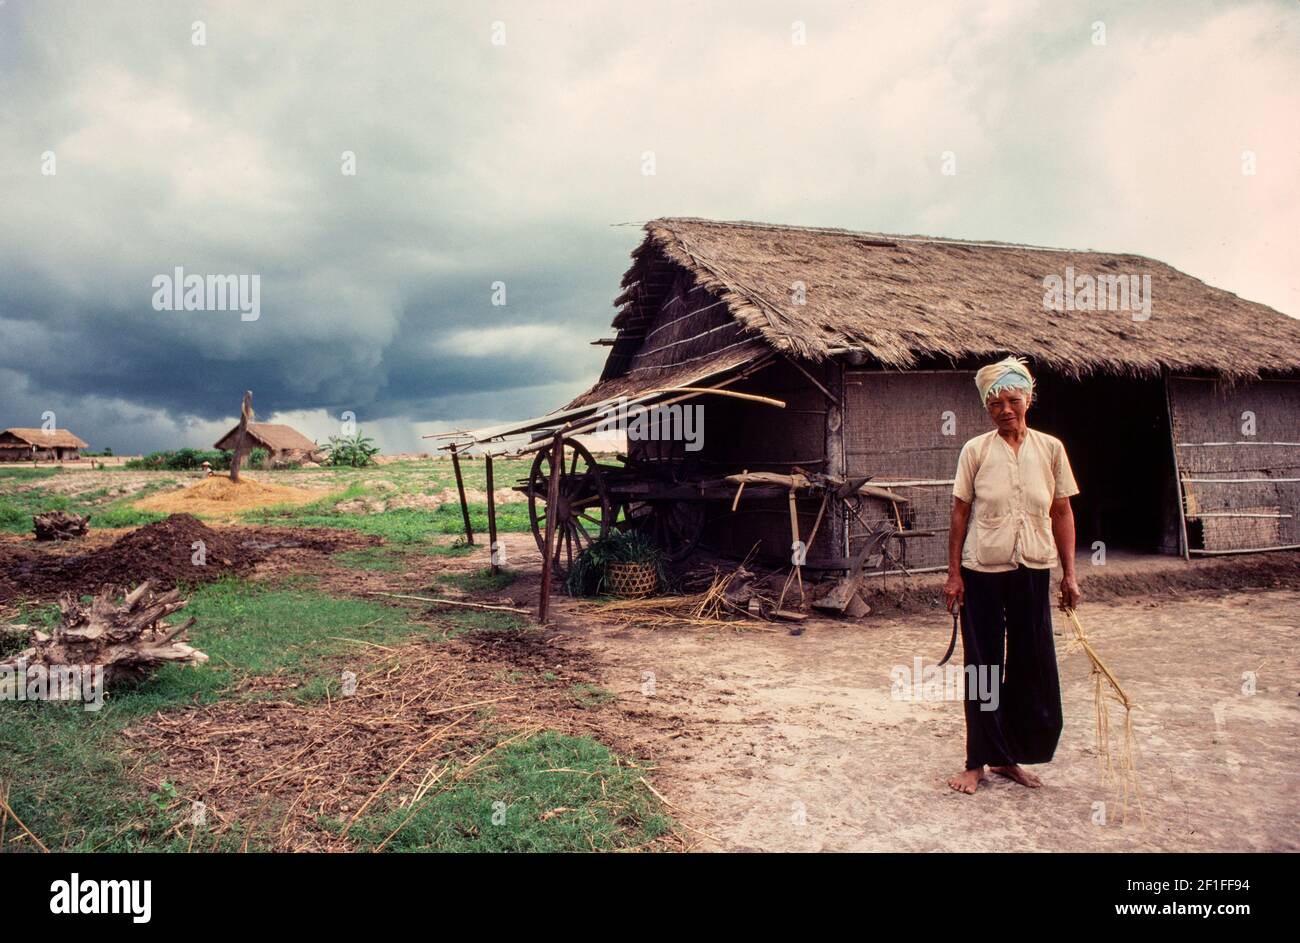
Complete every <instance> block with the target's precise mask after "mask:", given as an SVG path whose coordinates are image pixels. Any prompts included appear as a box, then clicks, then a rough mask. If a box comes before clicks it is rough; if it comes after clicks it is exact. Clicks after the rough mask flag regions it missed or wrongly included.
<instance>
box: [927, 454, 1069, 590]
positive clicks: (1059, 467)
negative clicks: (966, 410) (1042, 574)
mask: <svg viewBox="0 0 1300 943" xmlns="http://www.w3.org/2000/svg"><path fill="white" fill-rule="evenodd" d="M952 493H953V496H954V497H957V498H961V499H962V500H963V501H966V502H968V503H969V504H970V505H971V516H970V524H969V525H968V526H967V528H966V541H965V543H963V544H962V551H961V565H962V566H964V567H966V568H967V569H970V570H977V571H980V572H983V573H1001V572H1004V571H1007V570H1014V569H1016V567H1017V566H1019V565H1020V564H1022V563H1023V564H1024V565H1025V566H1027V567H1032V568H1033V569H1037V570H1050V569H1051V568H1052V567H1054V566H1056V564H1057V563H1058V562H1059V561H1058V556H1057V552H1056V540H1055V539H1054V538H1053V537H1052V519H1051V516H1050V511H1051V508H1052V501H1053V500H1054V499H1056V498H1066V497H1070V496H1071V495H1076V494H1078V493H1079V486H1078V484H1076V483H1075V480H1074V472H1073V471H1071V469H1070V460H1069V458H1068V457H1067V456H1066V454H1065V445H1064V444H1063V443H1062V442H1061V440H1060V439H1058V438H1056V437H1055V436H1050V435H1048V434H1047V433H1045V432H1039V431H1038V430H1037V429H1027V430H1026V432H1025V438H1024V439H1023V440H1022V441H1021V443H1020V454H1019V455H1017V454H1016V452H1015V451H1014V450H1013V449H1012V448H1011V446H1010V445H1009V444H1008V443H1007V440H1006V439H1004V438H1002V436H1000V435H998V431H997V430H996V429H993V430H991V431H989V432H986V433H984V434H983V435H977V436H976V437H975V438H973V439H971V440H970V441H968V442H967V443H966V444H965V445H964V446H962V450H961V455H960V456H959V457H958V458H957V477H956V480H955V482H954V484H953V487H952Z"/></svg>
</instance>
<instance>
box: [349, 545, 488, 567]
mask: <svg viewBox="0 0 1300 943" xmlns="http://www.w3.org/2000/svg"><path fill="white" fill-rule="evenodd" d="M473 552H474V548H473V547H471V546H469V545H468V544H465V543H436V544H420V545H412V544H385V545H383V546H380V547H363V548H361V549H360V550H342V551H339V552H338V553H335V554H332V555H331V556H330V559H331V560H333V561H334V562H335V563H337V564H338V565H339V566H343V567H347V568H348V569H352V570H376V571H380V572H385V573H394V572H399V571H401V570H405V569H407V566H408V558H409V557H411V556H433V557H463V556H467V555H468V554H471V553H473Z"/></svg>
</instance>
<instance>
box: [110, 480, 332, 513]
mask: <svg viewBox="0 0 1300 943" xmlns="http://www.w3.org/2000/svg"><path fill="white" fill-rule="evenodd" d="M329 493H330V492H328V491H321V490H317V489H309V488H291V487H289V486H288V485H273V484H268V483H266V482H262V481H254V480H253V479H251V478H243V479H241V480H240V481H239V482H237V483H236V482H233V481H231V480H230V479H229V478H226V477H225V476H223V475H214V476H213V477H211V478H204V479H202V480H200V481H199V482H197V483H196V484H193V485H191V486H189V487H188V488H183V489H181V490H179V491H168V492H165V493H163V494H155V495H151V496H149V497H147V498H143V499H141V500H140V501H137V502H136V503H135V506H136V507H137V508H139V509H140V510H142V511H162V512H164V513H167V514H177V513H188V514H199V515H203V516H204V517H217V518H220V517H229V516H233V515H236V514H238V513H240V512H241V511H252V510H256V509H258V508H265V507H271V506H273V505H277V504H290V505H302V504H310V503H312V502H313V501H319V500H320V499H321V498H324V497H326V496H327V495H328V494H329Z"/></svg>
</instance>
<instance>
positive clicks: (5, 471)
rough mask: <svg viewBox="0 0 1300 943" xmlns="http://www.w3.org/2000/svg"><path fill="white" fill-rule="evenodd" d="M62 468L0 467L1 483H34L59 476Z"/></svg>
mask: <svg viewBox="0 0 1300 943" xmlns="http://www.w3.org/2000/svg"><path fill="white" fill-rule="evenodd" d="M61 471H63V469H61V468H21V467H19V468H13V467H9V466H6V465H0V481H32V480H34V479H37V478H49V477H50V476H52V475H57V474H59V473H60V472H61Z"/></svg>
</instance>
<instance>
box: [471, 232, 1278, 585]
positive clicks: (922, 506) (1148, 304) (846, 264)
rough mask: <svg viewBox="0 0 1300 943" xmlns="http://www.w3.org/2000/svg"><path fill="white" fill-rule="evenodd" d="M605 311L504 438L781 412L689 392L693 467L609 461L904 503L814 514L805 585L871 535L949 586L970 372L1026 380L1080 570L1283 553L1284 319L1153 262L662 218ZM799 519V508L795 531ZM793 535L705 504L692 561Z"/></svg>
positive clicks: (674, 453) (648, 446) (671, 456)
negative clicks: (686, 417) (576, 368)
mask: <svg viewBox="0 0 1300 943" xmlns="http://www.w3.org/2000/svg"><path fill="white" fill-rule="evenodd" d="M615 303H616V305H617V306H618V307H619V311H618V314H617V316H616V317H615V318H614V322H613V326H614V328H615V329H616V331H617V334H616V336H615V337H613V338H611V339H609V340H605V341H601V342H600V343H604V344H607V345H608V346H609V347H610V353H609V356H608V359H607V361H606V363H605V368H604V371H603V372H602V374H601V376H600V380H599V382H597V383H596V384H595V385H594V386H593V387H592V388H591V389H589V390H588V391H587V392H585V393H583V394H582V395H581V396H579V397H578V398H577V399H575V400H574V401H573V402H571V403H570V404H569V405H568V406H567V407H565V408H564V409H563V410H560V411H557V412H556V413H553V414H552V415H551V416H550V417H544V418H543V419H542V420H532V421H530V422H529V423H526V424H517V426H516V428H517V429H521V430H532V431H533V435H534V438H536V437H538V436H540V435H542V434H543V433H542V432H540V431H537V430H546V429H554V428H557V427H564V428H566V429H571V430H574V431H579V428H580V419H581V417H582V416H584V415H586V414H592V415H595V414H598V413H600V412H601V411H603V410H606V409H608V408H609V404H611V403H615V402H619V401H620V399H625V400H626V401H628V402H632V403H638V402H639V403H646V404H649V403H654V402H656V401H657V400H662V399H663V398H664V397H665V396H669V395H671V396H674V397H675V398H676V399H678V400H680V399H681V392H680V391H681V390H682V389H683V388H691V389H695V388H700V387H710V388H717V389H721V388H725V389H726V390H729V391H733V392H739V393H751V394H760V395H763V396H767V397H772V398H776V399H779V400H781V401H782V402H784V404H785V408H782V409H775V408H772V407H771V406H769V405H764V404H763V403H760V402H755V401H750V400H745V399H740V398H735V397H727V398H724V397H722V396H718V395H707V394H705V395H701V396H700V397H699V398H698V400H696V402H699V403H700V404H702V406H703V411H704V412H703V419H704V424H703V428H702V436H701V438H700V442H699V443H697V444H698V445H699V446H700V447H699V448H697V449H695V450H693V451H691V450H686V449H684V447H683V443H681V442H664V441H636V440H634V441H630V442H629V443H628V450H629V457H631V458H632V459H634V460H637V461H647V460H669V461H673V462H675V463H677V464H678V466H679V467H680V469H681V472H680V474H681V475H682V477H685V478H690V477H691V476H692V475H698V476H702V477H710V476H713V477H716V476H718V475H727V474H734V473H737V472H741V471H744V470H747V471H749V472H759V471H767V472H777V473H782V474H789V473H791V472H794V471H796V470H799V469H802V470H806V471H810V472H819V473H825V474H832V475H837V476H840V477H843V478H852V477H854V476H864V475H870V476H872V478H871V484H872V485H875V486H879V487H882V488H885V489H887V490H888V491H890V492H892V493H893V494H894V495H897V496H901V497H903V498H906V503H905V504H899V503H896V502H891V501H885V500H881V501H879V502H878V504H879V507H878V509H877V510H875V511H872V512H871V514H868V515H866V516H863V515H860V514H858V515H856V516H853V517H850V515H849V514H847V513H841V514H835V515H832V519H831V520H828V521H827V522H825V523H824V524H823V525H822V527H821V529H820V530H819V531H818V532H817V533H818V536H817V539H816V541H815V542H814V543H813V544H812V545H811V546H809V547H808V551H807V553H808V558H807V563H808V565H809V566H822V567H824V568H826V569H835V568H839V567H843V566H844V564H845V563H846V562H847V561H848V560H849V559H850V558H851V557H852V555H853V553H854V549H855V544H858V542H860V541H862V540H863V539H865V537H864V535H865V534H867V533H868V532H869V531H870V529H871V528H872V527H873V526H874V525H875V523H878V521H879V520H880V519H881V518H888V519H894V518H897V524H898V526H899V529H900V530H904V531H909V532H913V533H916V532H930V533H931V534H932V535H931V536H920V537H912V538H911V539H908V540H899V541H897V544H898V546H897V547H895V548H893V551H892V555H893V557H894V558H895V559H896V560H898V561H900V562H901V563H902V564H903V565H905V566H906V567H907V568H909V569H911V570H926V569H940V568H943V567H944V566H946V561H947V544H948V519H949V513H950V509H951V505H952V484H953V475H954V472H955V469H956V465H957V456H958V453H959V452H960V450H961V447H962V445H963V444H964V443H965V442H966V441H967V440H968V439H970V438H971V437H972V436H975V435H977V434H979V433H982V432H985V431H987V430H989V429H990V428H992V423H991V420H990V419H989V418H988V414H987V412H986V410H985V409H984V407H983V406H982V405H981V404H980V402H979V399H978V394H977V393H976V390H975V384H974V374H975V371H976V369H978V367H980V366H982V365H983V364H986V363H989V362H991V361H993V360H997V359H1001V358H1003V357H1005V356H1007V355H1008V354H1014V355H1017V356H1023V357H1025V358H1027V360H1028V362H1029V364H1030V367H1031V369H1032V370H1033V372H1034V374H1035V376H1036V378H1037V380H1038V388H1037V395H1036V396H1035V399H1034V404H1033V406H1032V408H1031V410H1030V413H1029V418H1028V421H1029V424H1030V426H1031V427H1034V428H1037V429H1040V430H1042V431H1044V432H1048V433H1050V434H1052V435H1055V436H1057V437H1059V438H1060V439H1061V440H1063V441H1064V443H1065V445H1066V448H1067V450H1068V453H1069V455H1070V459H1071V462H1072V464H1073V467H1074V472H1075V476H1076V478H1077V479H1078V481H1079V485H1080V488H1081V489H1082V493H1081V494H1079V495H1078V496H1077V497H1076V498H1074V500H1073V505H1074V509H1075V516H1076V522H1077V529H1078V546H1079V548H1080V550H1087V549H1089V548H1090V547H1093V546H1095V542H1098V541H1100V542H1102V543H1104V544H1105V546H1106V547H1107V548H1108V549H1112V550H1113V549H1122V550H1130V551H1135V552H1144V553H1171V554H1177V553H1181V554H1183V555H1191V554H1213V553H1236V552H1243V551H1248V550H1266V549H1277V548H1296V547H1300V320H1296V319H1293V318H1291V317H1288V316H1286V315H1284V314H1282V313H1280V312H1278V311H1276V310H1273V309H1271V308H1268V307H1266V306H1265V305H1262V304H1257V303H1254V302H1250V301H1246V300H1243V299H1241V298H1238V297H1237V296H1236V295H1234V294H1232V293H1230V292H1227V291H1223V290H1221V289H1218V288H1213V287H1211V286H1209V285H1207V284H1205V283H1204V282H1202V281H1200V280H1198V279H1196V278H1193V277H1192V276H1190V275H1186V274H1184V273H1182V272H1180V271H1178V270H1176V269H1174V268H1172V267H1171V266H1169V265H1166V264H1164V263H1162V262H1157V261H1155V260H1153V259H1148V258H1144V257H1142V256H1138V255H1131V254H1120V253H1108V252H1094V251H1076V250H1062V249H1048V248H1039V247H1034V246H1022V245H1010V244H1004V243H990V242H970V241H962V240H954V239H942V238H933V237H927V236H891V235H882V234H878V233H860V232H849V231H844V230H835V229H812V228H804V227H794V226H776V225H767V224H761V223H748V222H714V221H709V220H702V219H658V220H653V221H651V222H650V223H648V224H646V226H645V237H644V239H643V241H642V242H641V244H640V246H639V247H638V248H637V249H636V250H635V251H634V252H633V254H632V264H631V267H630V268H629V269H628V271H627V273H626V274H625V275H624V277H623V291H622V294H621V295H620V296H619V297H618V299H617V300H616V302H615ZM665 391H670V392H668V393H665ZM546 420H550V421H549V423H548V422H547V421H546ZM489 432H491V433H493V434H499V433H500V432H501V429H497V430H489ZM480 441H482V440H480ZM675 474H677V473H676V472H675ZM817 512H818V503H817V502H816V501H801V502H800V505H799V507H798V511H797V514H798V519H799V522H800V527H799V532H800V533H805V534H806V533H809V529H810V527H811V526H812V525H813V523H814V521H815V518H816V514H817ZM873 514H874V515H878V516H877V517H875V518H873V517H872V515H873ZM790 534H791V523H790V511H789V508H788V507H787V506H786V502H785V501H783V500H780V499H775V500H773V501H771V502H769V503H767V504H765V503H764V502H763V501H745V502H741V503H739V504H735V503H733V502H730V501H725V500H724V501H718V502H715V503H714V504H712V505H711V506H710V507H709V508H708V511H707V514H706V521H705V524H704V527H703V535H702V538H701V541H700V543H701V544H702V545H703V546H706V547H711V548H712V549H714V550H718V551H723V552H728V553H731V554H733V555H736V556H744V555H745V554H746V553H748V552H749V551H750V550H751V548H753V547H754V546H755V545H757V546H758V547H759V550H760V552H761V553H763V554H765V555H767V556H768V557H770V558H773V559H777V560H781V559H785V558H788V556H789V553H790V549H789V548H790Z"/></svg>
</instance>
